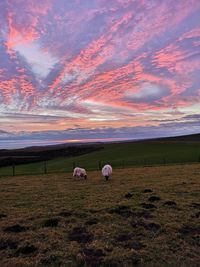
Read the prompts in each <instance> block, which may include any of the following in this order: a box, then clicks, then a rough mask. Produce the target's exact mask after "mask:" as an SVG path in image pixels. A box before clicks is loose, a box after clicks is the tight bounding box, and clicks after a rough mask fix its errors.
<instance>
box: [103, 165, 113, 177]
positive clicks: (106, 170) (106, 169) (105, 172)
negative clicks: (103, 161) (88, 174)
mask: <svg viewBox="0 0 200 267" xmlns="http://www.w3.org/2000/svg"><path fill="white" fill-rule="evenodd" d="M111 174H112V167H111V166H110V165H108V164H107V165H105V166H104V167H103V168H102V175H103V176H104V177H105V178H106V181H108V178H109V177H110V175H111Z"/></svg>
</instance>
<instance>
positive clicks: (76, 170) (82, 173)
mask: <svg viewBox="0 0 200 267" xmlns="http://www.w3.org/2000/svg"><path fill="white" fill-rule="evenodd" d="M73 176H74V177H84V178H85V179H87V173H86V170H85V169H83V168H79V167H76V168H74V173H73Z"/></svg>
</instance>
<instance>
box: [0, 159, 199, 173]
mask: <svg viewBox="0 0 200 267" xmlns="http://www.w3.org/2000/svg"><path fill="white" fill-rule="evenodd" d="M199 162H200V156H198V157H196V160H195V159H194V158H193V159H191V158H190V159H187V158H179V159H172V158H167V157H164V156H163V157H159V158H154V159H152V158H151V159H148V158H143V159H137V160H136V159H135V160H133V159H130V160H129V159H126V160H125V159H121V160H111V161H105V160H99V161H93V162H91V163H90V162H89V163H85V162H79V161H72V162H70V163H68V162H66V164H64V163H62V164H61V165H57V166H52V163H51V162H48V161H44V162H38V163H32V164H24V165H15V164H13V165H12V166H7V167H1V168H0V176H16V175H28V174H30V175H31V174H33V175H34V174H48V173H49V174H50V173H66V172H72V170H73V169H74V168H75V167H76V166H79V167H83V168H85V169H86V170H88V171H93V170H101V168H102V167H103V166H104V165H105V164H110V165H112V167H113V168H114V169H118V168H122V169H123V168H128V167H148V166H149V167H150V166H164V165H172V164H189V163H199Z"/></svg>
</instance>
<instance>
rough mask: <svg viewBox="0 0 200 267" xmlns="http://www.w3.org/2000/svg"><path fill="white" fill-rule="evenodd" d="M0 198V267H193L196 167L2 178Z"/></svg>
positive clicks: (199, 207) (199, 238) (199, 242)
mask: <svg viewBox="0 0 200 267" xmlns="http://www.w3.org/2000/svg"><path fill="white" fill-rule="evenodd" d="M118 149H119V148H118ZM118 151H120V149H119V150H118ZM149 153H150V149H149ZM88 156H89V155H88ZM0 199H1V201H0V266H1V267H4V266H12V267H16V266H20V267H25V266H26V267H27V266H95V267H96V266H135V265H137V266H141V267H145V266H152V267H158V266H159V267H160V266H170V267H171V266H181V267H186V266H190V267H192V266H196V267H197V266H199V262H200V254H199V247H200V221H199V219H200V165H198V164H194V165H179V166H178V165H177V166H159V167H151V168H150V167H145V168H142V167H141V168H140V167H139V168H125V169H119V170H114V173H113V177H112V179H111V180H110V181H108V182H105V181H104V179H103V178H102V177H101V174H100V172H99V171H91V172H89V173H88V180H83V179H73V178H72V177H71V174H61V173H60V174H47V175H32V176H31V175H28V176H17V177H2V178H1V179H0Z"/></svg>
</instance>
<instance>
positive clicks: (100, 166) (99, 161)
mask: <svg viewBox="0 0 200 267" xmlns="http://www.w3.org/2000/svg"><path fill="white" fill-rule="evenodd" d="M99 170H101V161H99Z"/></svg>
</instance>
